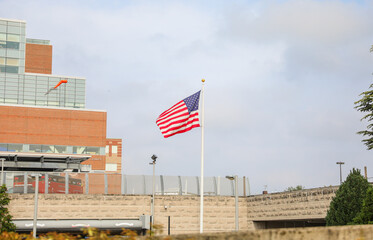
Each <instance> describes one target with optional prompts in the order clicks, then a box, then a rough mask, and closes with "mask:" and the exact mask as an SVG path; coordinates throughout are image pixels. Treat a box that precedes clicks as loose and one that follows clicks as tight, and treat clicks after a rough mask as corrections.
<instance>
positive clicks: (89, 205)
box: [9, 187, 336, 234]
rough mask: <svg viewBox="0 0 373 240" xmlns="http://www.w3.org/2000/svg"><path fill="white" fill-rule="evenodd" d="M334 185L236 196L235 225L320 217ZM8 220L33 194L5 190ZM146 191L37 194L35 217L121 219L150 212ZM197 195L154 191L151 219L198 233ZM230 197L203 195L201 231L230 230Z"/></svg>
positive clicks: (26, 209) (20, 213) (29, 210)
mask: <svg viewBox="0 0 373 240" xmlns="http://www.w3.org/2000/svg"><path fill="white" fill-rule="evenodd" d="M335 190H336V188H335V187H328V188H318V189H310V190H304V191H297V192H291V193H289V192H287V193H275V194H266V195H258V196H250V197H240V198H239V229H240V230H254V229H257V228H260V225H258V224H254V223H255V222H258V221H274V220H294V219H323V218H325V216H326V211H327V209H328V208H329V203H330V201H331V199H332V197H333V196H334V192H335ZM9 196H10V198H11V202H10V206H9V210H10V213H11V214H12V215H13V219H32V218H33V211H34V195H33V194H15V193H13V194H9ZM150 202H151V196H146V195H133V196H129V195H93V194H92V195H84V194H76V195H74V194H39V210H38V218H39V219H124V218H138V217H139V216H140V215H142V214H145V215H150V211H151V210H150ZM199 209H200V198H199V197H198V196H170V195H168V196H167V195H165V196H156V198H155V223H156V224H161V225H162V226H163V231H164V232H167V226H168V216H170V217H171V233H172V234H180V233H198V232H199V221H200V215H199ZM234 214H235V201H234V197H224V196H206V197H205V198H204V231H205V232H226V231H233V230H234V229H235V215H234Z"/></svg>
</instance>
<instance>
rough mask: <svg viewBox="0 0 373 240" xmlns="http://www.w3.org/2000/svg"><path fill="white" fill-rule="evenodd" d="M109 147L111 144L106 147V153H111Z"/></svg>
mask: <svg viewBox="0 0 373 240" xmlns="http://www.w3.org/2000/svg"><path fill="white" fill-rule="evenodd" d="M109 148H110V146H109V145H106V147H105V153H106V154H109Z"/></svg>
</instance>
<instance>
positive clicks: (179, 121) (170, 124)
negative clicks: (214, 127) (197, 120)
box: [158, 112, 198, 131]
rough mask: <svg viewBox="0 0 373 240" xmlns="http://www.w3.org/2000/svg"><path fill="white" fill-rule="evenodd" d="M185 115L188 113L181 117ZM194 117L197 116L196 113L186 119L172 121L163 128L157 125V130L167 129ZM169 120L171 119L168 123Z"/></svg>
mask: <svg viewBox="0 0 373 240" xmlns="http://www.w3.org/2000/svg"><path fill="white" fill-rule="evenodd" d="M186 115H189V114H188V113H186V114H183V116H186ZM195 116H198V112H196V113H193V114H191V115H189V117H188V118H187V119H185V118H184V119H180V120H176V121H172V122H170V123H168V124H167V125H165V126H160V125H158V126H159V128H160V129H161V131H162V129H165V128H168V127H170V126H172V125H174V124H178V123H182V122H185V121H188V120H189V119H190V118H192V117H195ZM176 118H178V117H176ZM171 120H172V119H170V120H169V121H171ZM169 121H167V122H169Z"/></svg>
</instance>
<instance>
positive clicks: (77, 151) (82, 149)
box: [73, 146, 86, 154]
mask: <svg viewBox="0 0 373 240" xmlns="http://www.w3.org/2000/svg"><path fill="white" fill-rule="evenodd" d="M73 153H74V154H85V153H86V148H85V147H78V146H74V147H73Z"/></svg>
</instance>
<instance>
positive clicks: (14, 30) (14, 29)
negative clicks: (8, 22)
mask: <svg viewBox="0 0 373 240" xmlns="http://www.w3.org/2000/svg"><path fill="white" fill-rule="evenodd" d="M20 31H21V28H20V27H19V26H17V27H15V26H8V33H16V34H17V33H18V34H19V33H20Z"/></svg>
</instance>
